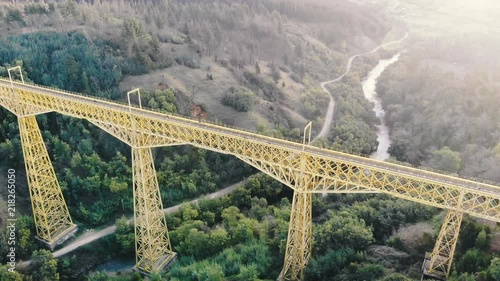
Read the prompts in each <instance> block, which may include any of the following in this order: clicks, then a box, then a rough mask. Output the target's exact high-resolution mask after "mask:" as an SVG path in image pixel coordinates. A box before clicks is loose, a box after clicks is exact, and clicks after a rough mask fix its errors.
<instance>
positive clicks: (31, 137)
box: [18, 116, 76, 248]
mask: <svg viewBox="0 0 500 281" xmlns="http://www.w3.org/2000/svg"><path fill="white" fill-rule="evenodd" d="M18 122H19V133H20V136H21V144H22V149H23V155H24V163H25V167H26V175H27V177H28V186H29V191H30V197H31V206H32V209H33V218H34V221H35V226H36V233H37V235H38V238H40V239H41V240H42V241H44V242H45V243H47V244H48V245H49V246H50V247H51V248H52V247H53V246H54V243H56V242H58V240H59V239H60V238H63V237H64V236H65V235H67V234H68V232H71V231H72V230H74V229H75V227H76V226H75V224H73V221H72V220H71V216H70V214H69V211H68V207H67V206H66V202H65V201H64V197H63V194H62V191H61V187H60V186H59V182H58V181H57V178H56V174H55V172H54V169H53V167H52V163H51V161H50V158H49V154H48V152H47V148H46V147H45V143H44V142H43V138H42V134H41V133H40V129H39V128H38V124H37V122H36V118H35V116H28V117H18Z"/></svg>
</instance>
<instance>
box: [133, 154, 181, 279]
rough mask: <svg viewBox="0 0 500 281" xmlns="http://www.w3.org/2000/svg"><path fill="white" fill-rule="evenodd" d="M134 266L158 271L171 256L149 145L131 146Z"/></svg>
mask: <svg viewBox="0 0 500 281" xmlns="http://www.w3.org/2000/svg"><path fill="white" fill-rule="evenodd" d="M132 170H133V182H134V186H133V193H134V228H135V252H136V267H137V268H138V269H140V270H142V271H144V272H153V271H158V270H161V269H162V268H163V267H164V266H165V265H166V264H167V263H169V262H170V261H171V260H172V259H173V258H174V257H175V253H174V252H173V251H172V247H171V245H170V238H169V235H168V229H167V222H166V219H165V214H164V212H163V204H162V200H161V194H160V189H159V186H158V180H157V178H156V171H155V167H154V162H153V155H152V152H151V148H132Z"/></svg>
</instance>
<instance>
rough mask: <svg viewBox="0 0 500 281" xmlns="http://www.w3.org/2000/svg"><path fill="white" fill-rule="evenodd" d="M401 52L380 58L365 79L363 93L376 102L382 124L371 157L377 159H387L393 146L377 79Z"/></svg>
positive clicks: (376, 113) (375, 107)
mask: <svg viewBox="0 0 500 281" xmlns="http://www.w3.org/2000/svg"><path fill="white" fill-rule="evenodd" d="M400 54H401V53H398V54H396V55H394V56H393V57H392V58H390V59H384V60H380V61H379V62H378V64H377V66H375V67H374V68H373V69H372V70H371V71H370V73H368V76H366V78H365V79H364V80H363V83H362V85H363V93H364V94H365V98H366V99H367V100H369V101H370V102H372V103H373V104H374V107H373V111H374V112H375V115H376V116H377V117H378V118H379V119H380V125H377V141H378V147H377V150H376V151H375V152H373V153H372V154H371V155H370V158H373V159H376V160H382V161H383V160H386V159H387V158H389V156H390V155H389V152H388V150H389V147H390V146H391V139H390V138H389V128H388V127H387V125H386V124H385V111H384V109H382V104H381V101H380V97H379V96H378V95H377V92H376V91H375V89H376V87H377V80H378V78H379V77H380V75H381V74H382V72H384V70H385V69H386V68H387V67H388V66H389V65H391V64H392V63H395V62H396V61H397V60H398V59H399V56H400Z"/></svg>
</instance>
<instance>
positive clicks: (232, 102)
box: [222, 87, 255, 112]
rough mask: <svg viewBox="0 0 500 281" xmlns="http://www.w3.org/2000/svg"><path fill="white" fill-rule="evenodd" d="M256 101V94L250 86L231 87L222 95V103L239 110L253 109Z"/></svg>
mask: <svg viewBox="0 0 500 281" xmlns="http://www.w3.org/2000/svg"><path fill="white" fill-rule="evenodd" d="M254 102H255V94H254V93H253V92H252V91H251V90H250V89H248V88H245V87H240V88H238V89H236V88H234V87H231V88H229V89H228V90H227V91H226V92H225V93H224V96H223V97H222V104H223V105H226V106H230V107H232V108H234V109H236V110H238V111H242V112H247V111H250V109H252V105H253V104H254Z"/></svg>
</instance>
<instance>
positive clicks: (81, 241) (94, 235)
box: [19, 180, 245, 267]
mask: <svg viewBox="0 0 500 281" xmlns="http://www.w3.org/2000/svg"><path fill="white" fill-rule="evenodd" d="M244 183H245V180H242V181H240V182H237V183H235V184H233V185H230V186H228V187H226V188H224V189H221V190H219V191H217V192H214V193H210V194H207V195H205V196H202V197H200V198H198V199H195V200H191V201H189V202H184V203H182V204H178V205H175V206H172V207H170V208H165V209H163V211H164V212H165V213H173V212H177V211H178V210H179V209H180V207H181V206H182V205H184V204H191V203H196V202H198V201H199V200H200V199H216V198H220V197H222V196H224V195H227V194H229V193H231V192H232V191H234V190H235V189H236V188H237V187H239V186H240V185H243V184H244ZM129 222H132V219H130V220H129ZM115 231H116V226H115V225H112V226H109V227H106V228H104V229H102V230H99V231H93V230H91V231H88V232H87V233H85V234H83V235H81V236H79V237H78V238H77V239H76V240H74V241H72V242H71V243H69V244H68V245H66V246H64V247H63V248H61V249H59V250H57V251H55V252H53V253H52V255H53V256H54V257H55V258H58V257H61V256H63V255H65V254H67V253H69V252H72V251H74V250H76V249H78V248H79V247H81V246H83V245H86V244H89V243H91V242H93V241H95V240H98V239H100V238H102V237H104V236H107V235H110V234H113V233H114V232H115ZM29 264H30V261H25V262H22V263H20V264H19V266H22V267H25V266H28V265H29Z"/></svg>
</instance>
